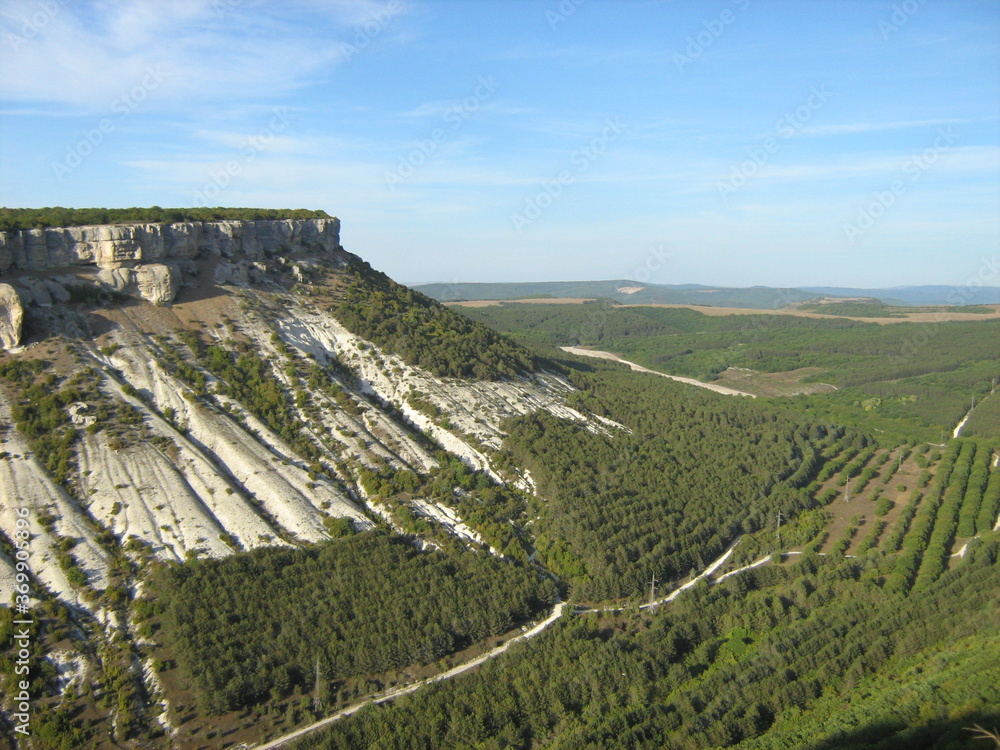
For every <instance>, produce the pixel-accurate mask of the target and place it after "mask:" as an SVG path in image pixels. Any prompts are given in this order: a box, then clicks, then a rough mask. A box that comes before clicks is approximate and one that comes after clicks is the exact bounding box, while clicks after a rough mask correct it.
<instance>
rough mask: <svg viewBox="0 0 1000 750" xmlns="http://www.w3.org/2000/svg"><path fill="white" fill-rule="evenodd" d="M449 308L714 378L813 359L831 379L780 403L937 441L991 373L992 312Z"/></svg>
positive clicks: (521, 337) (995, 372)
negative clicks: (858, 315)
mask: <svg viewBox="0 0 1000 750" xmlns="http://www.w3.org/2000/svg"><path fill="white" fill-rule="evenodd" d="M456 309H458V310H460V311H461V312H462V314H463V315H466V316H468V317H469V318H471V319H472V320H476V321H479V322H481V323H485V324H486V325H490V326H492V327H494V328H496V329H497V330H499V331H502V332H504V333H507V334H509V335H511V336H513V337H514V338H515V339H516V340H518V341H521V342H523V343H525V344H529V345H536V346H543V347H550V348H551V347H557V346H577V345H580V346H590V347H594V348H597V349H604V350H607V351H611V352H614V353H616V354H619V355H621V356H622V357H624V358H625V359H629V360H632V361H634V362H637V363H639V364H641V365H644V366H646V367H649V368H651V369H654V370H659V371H661V372H665V373H669V374H671V375H681V376H685V377H693V378H697V379H700V380H704V381H713V380H717V379H718V378H719V375H720V373H722V372H724V371H725V370H727V369H728V368H746V369H749V370H755V371H759V372H765V373H779V372H789V371H793V370H798V369H800V368H817V370H818V372H815V373H813V374H810V375H808V376H807V377H805V378H804V381H803V382H805V383H828V384H831V385H833V386H836V388H837V390H836V391H834V392H832V393H820V394H814V395H812V396H798V397H795V398H793V399H788V400H783V401H782V403H781V405H782V406H784V407H787V408H792V409H795V410H798V411H805V412H808V413H809V414H810V415H814V416H815V418H818V419H821V420H823V421H830V422H836V423H839V424H846V425H854V426H857V427H860V428H862V429H865V430H867V431H875V432H880V433H886V434H887V435H889V436H891V438H892V439H897V440H906V439H908V438H910V437H915V436H916V437H920V438H921V439H924V440H936V441H940V440H941V437H942V436H941V433H942V431H947V432H948V433H950V432H951V430H952V428H953V427H954V426H955V425H956V424H957V423H958V421H959V420H960V419H961V418H962V416H963V415H964V414H965V413H966V411H968V408H969V404H970V400H971V398H972V397H973V396H976V397H978V398H979V399H982V398H983V397H985V396H986V395H988V394H990V393H991V392H992V390H993V388H994V386H995V383H996V381H997V380H998V378H1000V366H998V364H997V363H998V362H1000V321H995V320H985V321H976V322H942V323H934V324H928V323H895V324H892V325H878V324H876V323H862V322H858V321H852V320H846V319H844V320H836V319H816V318H801V317H792V316H781V315H725V316H711V315H705V314H703V313H700V312H697V311H694V310H689V309H663V308H651V307H620V306H617V305H613V304H609V303H588V304H583V305H544V304H543V305H530V304H508V305H502V306H492V307H481V308H464V307H461V308H456ZM980 434H984V433H980ZM992 436H994V437H1000V432H995V433H992Z"/></svg>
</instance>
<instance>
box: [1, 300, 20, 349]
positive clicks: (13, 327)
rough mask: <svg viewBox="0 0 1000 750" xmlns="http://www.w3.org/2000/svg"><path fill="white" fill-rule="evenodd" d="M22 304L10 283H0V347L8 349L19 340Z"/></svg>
mask: <svg viewBox="0 0 1000 750" xmlns="http://www.w3.org/2000/svg"><path fill="white" fill-rule="evenodd" d="M23 320H24V306H23V305H22V304H21V298H20V296H18V293H17V290H16V289H14V287H12V286H11V285H10V284H0V348H2V349H10V348H11V347H14V346H17V345H18V344H19V343H20V341H21V323H22V321H23Z"/></svg>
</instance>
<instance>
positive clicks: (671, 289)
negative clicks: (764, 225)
mask: <svg viewBox="0 0 1000 750" xmlns="http://www.w3.org/2000/svg"><path fill="white" fill-rule="evenodd" d="M414 289H416V290H418V291H420V292H423V293H424V294H426V295H427V296H428V297H433V298H435V299H437V300H440V301H441V302H455V301H458V300H469V299H497V300H500V299H525V298H543V297H591V298H598V299H612V300H615V301H616V302H621V303H624V304H634V305H655V304H660V305H707V306H710V307H746V308H753V309H757V310H773V309H776V308H779V307H786V306H787V305H790V304H794V303H797V302H805V301H806V300H809V299H813V298H815V297H816V296H817V295H816V294H815V293H814V292H805V291H803V290H801V289H777V288H772V287H750V288H747V289H732V288H727V287H715V286H702V285H700V284H677V285H660V284H640V283H638V282H636V281H631V280H628V279H616V280H611V281H541V282H523V283H506V284H504V283H501V284H423V285H421V286H415V287H414Z"/></svg>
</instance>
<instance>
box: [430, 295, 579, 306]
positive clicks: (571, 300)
mask: <svg viewBox="0 0 1000 750" xmlns="http://www.w3.org/2000/svg"><path fill="white" fill-rule="evenodd" d="M596 301H597V300H596V299H595V298H594V297H540V298H537V299H535V298H528V299H474V300H462V301H460V302H445V303H444V304H446V305H451V306H454V307H498V306H499V305H506V304H508V303H511V302H514V303H517V304H521V305H582V304H583V303H584V302H596Z"/></svg>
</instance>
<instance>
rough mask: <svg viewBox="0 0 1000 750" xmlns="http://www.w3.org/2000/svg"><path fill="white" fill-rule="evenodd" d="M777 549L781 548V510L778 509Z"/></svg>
mask: <svg viewBox="0 0 1000 750" xmlns="http://www.w3.org/2000/svg"><path fill="white" fill-rule="evenodd" d="M778 549H779V550H780V549H781V511H780V510H779V511H778Z"/></svg>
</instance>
